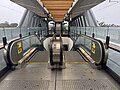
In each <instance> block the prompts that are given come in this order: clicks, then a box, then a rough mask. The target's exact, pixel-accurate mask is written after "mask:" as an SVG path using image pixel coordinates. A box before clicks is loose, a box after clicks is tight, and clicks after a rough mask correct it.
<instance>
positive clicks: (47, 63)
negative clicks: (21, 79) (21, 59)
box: [27, 62, 48, 64]
mask: <svg viewBox="0 0 120 90" xmlns="http://www.w3.org/2000/svg"><path fill="white" fill-rule="evenodd" d="M27 64H48V62H27Z"/></svg>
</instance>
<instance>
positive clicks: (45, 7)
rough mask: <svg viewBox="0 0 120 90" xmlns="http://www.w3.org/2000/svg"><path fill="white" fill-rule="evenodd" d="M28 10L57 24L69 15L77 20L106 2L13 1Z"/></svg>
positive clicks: (62, 0) (97, 0)
mask: <svg viewBox="0 0 120 90" xmlns="http://www.w3.org/2000/svg"><path fill="white" fill-rule="evenodd" d="M11 1H13V2H15V3H17V4H19V5H21V6H23V7H25V8H27V9H28V10H31V11H32V12H34V13H36V14H37V15H40V16H41V17H47V14H48V15H49V17H50V18H51V19H53V20H54V21H56V22H61V21H63V20H64V19H65V18H67V15H68V14H69V15H70V17H71V18H75V17H77V16H79V15H81V14H82V13H84V12H86V11H87V10H89V9H91V8H92V7H94V6H96V5H97V4H99V3H101V2H103V1H104V0H11Z"/></svg>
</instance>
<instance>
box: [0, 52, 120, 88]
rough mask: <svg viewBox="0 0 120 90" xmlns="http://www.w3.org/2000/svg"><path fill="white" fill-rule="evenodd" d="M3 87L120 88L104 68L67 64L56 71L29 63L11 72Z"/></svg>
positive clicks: (0, 83)
mask: <svg viewBox="0 0 120 90" xmlns="http://www.w3.org/2000/svg"><path fill="white" fill-rule="evenodd" d="M69 53H70V52H69ZM72 53H73V52H72ZM75 53H76V52H75ZM36 55H37V54H36ZM38 55H39V54H38ZM72 55H73V56H72ZM72 55H71V56H70V58H71V57H74V54H72ZM68 56H69V55H68ZM68 56H66V61H69V60H67V59H68ZM36 57H37V56H36ZM45 58H46V57H45ZM34 59H35V58H34V57H33V58H32V60H34ZM81 59H82V58H80V59H79V61H82V62H83V59H82V60H81ZM41 60H43V58H41ZM41 60H39V61H41ZM76 60H77V59H76ZM71 61H72V62H73V60H71ZM32 62H33V61H32ZM0 90H120V87H119V85H118V84H117V83H116V82H115V81H114V80H113V79H112V78H111V77H110V76H109V75H108V74H107V73H106V72H105V71H104V70H98V69H96V68H95V67H93V66H91V65H90V64H87V63H86V64H85V63H81V64H80V63H79V64H78V63H77V64H66V68H65V69H63V70H54V71H52V70H51V69H48V65H47V63H46V64H27V65H26V66H25V67H23V68H21V69H20V68H18V69H16V70H15V71H11V72H9V74H8V75H7V76H6V77H5V78H4V79H3V80H2V81H1V82H0Z"/></svg>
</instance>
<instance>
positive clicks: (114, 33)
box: [108, 27, 120, 44]
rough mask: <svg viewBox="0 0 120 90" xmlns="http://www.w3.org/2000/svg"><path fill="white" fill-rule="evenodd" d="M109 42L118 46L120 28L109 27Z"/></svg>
mask: <svg viewBox="0 0 120 90" xmlns="http://www.w3.org/2000/svg"><path fill="white" fill-rule="evenodd" d="M108 34H109V36H110V41H111V42H114V43H118V44H120V27H109V33H108Z"/></svg>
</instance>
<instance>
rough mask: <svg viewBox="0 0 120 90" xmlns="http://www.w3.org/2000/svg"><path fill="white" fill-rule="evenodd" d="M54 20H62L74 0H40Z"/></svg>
mask: <svg viewBox="0 0 120 90" xmlns="http://www.w3.org/2000/svg"><path fill="white" fill-rule="evenodd" d="M41 1H42V3H43V5H44V6H45V7H46V8H47V10H48V11H49V13H50V14H51V15H52V17H53V19H54V20H55V21H63V19H64V17H65V15H66V14H67V13H68V10H69V8H70V7H71V5H72V3H73V1H74V0H41Z"/></svg>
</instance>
